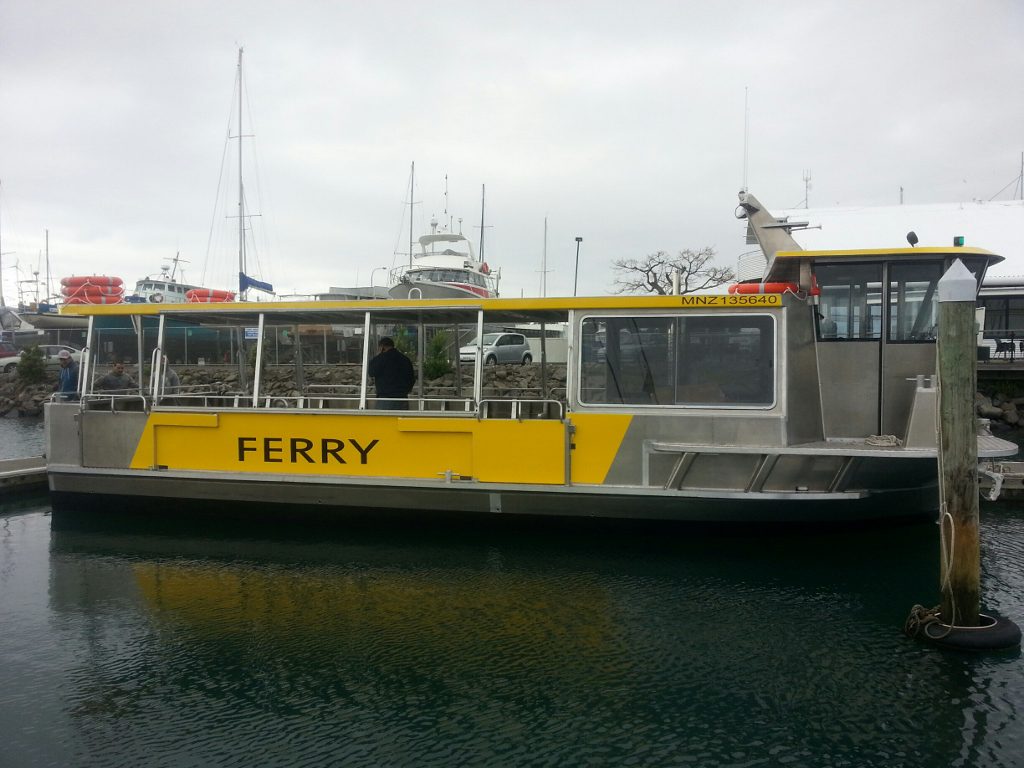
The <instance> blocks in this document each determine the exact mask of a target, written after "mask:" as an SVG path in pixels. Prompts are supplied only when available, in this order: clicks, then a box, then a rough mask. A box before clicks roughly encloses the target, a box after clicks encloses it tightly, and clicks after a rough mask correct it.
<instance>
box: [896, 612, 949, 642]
mask: <svg viewBox="0 0 1024 768" xmlns="http://www.w3.org/2000/svg"><path fill="white" fill-rule="evenodd" d="M940 608H941V606H938V605H936V606H935V607H934V608H925V607H924V606H923V605H915V606H914V607H913V608H911V609H910V615H909V616H908V617H907V620H906V621H905V622H904V623H903V634H905V635H907V636H909V637H917V636H918V634H920V633H921V632H923V631H924V628H925V627H927V626H928V625H929V624H941V623H942V620H941V619H940V618H939V609H940ZM950 629H952V628H950ZM946 634H949V633H948V632H947V633H946ZM944 636H945V635H943V637H944ZM928 637H931V635H928Z"/></svg>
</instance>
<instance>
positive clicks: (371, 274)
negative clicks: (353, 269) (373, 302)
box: [370, 267, 387, 299]
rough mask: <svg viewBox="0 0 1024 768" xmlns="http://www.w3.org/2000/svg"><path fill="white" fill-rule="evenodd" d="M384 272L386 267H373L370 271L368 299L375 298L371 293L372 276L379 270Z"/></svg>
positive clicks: (375, 295) (374, 294)
mask: <svg viewBox="0 0 1024 768" xmlns="http://www.w3.org/2000/svg"><path fill="white" fill-rule="evenodd" d="M382 269H383V270H386V269H387V267H374V268H373V269H371V270H370V298H373V299H375V298H377V294H376V293H374V292H373V276H374V275H375V274H377V272H378V271H380V270H382Z"/></svg>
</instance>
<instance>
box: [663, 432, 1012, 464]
mask: <svg viewBox="0 0 1024 768" xmlns="http://www.w3.org/2000/svg"><path fill="white" fill-rule="evenodd" d="M648 449H649V450H651V451H654V452H659V453H708V452H712V453H764V454H779V455H783V456H863V457H866V458H868V457H870V458H907V459H927V458H935V456H936V450H935V449H934V448H906V447H904V446H903V445H901V444H899V443H897V442H895V441H892V442H888V441H886V440H885V439H884V438H881V439H875V440H872V439H871V438H868V439H854V438H850V439H846V438H832V439H830V440H819V441H815V442H811V443H800V444H799V445H789V446H785V447H781V448H779V447H769V446H758V445H703V444H694V443H673V442H665V441H660V440H658V441H651V442H650V443H649V444H648ZM1016 454H1017V446H1016V445H1015V444H1014V443H1011V442H1010V441H1008V440H1003V439H1002V438H998V437H994V436H993V435H978V458H982V459H990V458H1000V457H1003V456H1014V455H1016Z"/></svg>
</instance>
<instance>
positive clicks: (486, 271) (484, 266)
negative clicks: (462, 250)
mask: <svg viewBox="0 0 1024 768" xmlns="http://www.w3.org/2000/svg"><path fill="white" fill-rule="evenodd" d="M480 271H481V272H482V273H483V274H485V275H489V274H491V268H490V267H489V266H487V262H486V261H485V262H484V263H483V264H481V265H480Z"/></svg>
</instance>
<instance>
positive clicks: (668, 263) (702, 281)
mask: <svg viewBox="0 0 1024 768" xmlns="http://www.w3.org/2000/svg"><path fill="white" fill-rule="evenodd" d="M714 259H715V249H714V248H711V247H710V246H705V247H704V248H701V249H700V250H699V251H693V250H690V249H689V248H687V249H686V250H684V251H680V252H679V253H678V254H676V255H675V256H671V255H669V254H668V253H666V252H665V251H658V252H657V253H652V254H649V255H647V256H645V257H643V258H642V259H637V258H628V259H616V260H615V261H614V262H612V269H613V270H614V271H615V281H614V285H615V289H614V290H615V293H659V294H661V295H666V294H670V293H672V273H673V272H678V273H679V291H680V293H693V292H694V291H703V290H705V289H707V288H714V287H715V286H718V285H721V284H722V283H728V282H730V281H732V280H735V279H736V275H735V273H734V272H733V271H732V269H731V268H729V267H716V266H715V265H714V264H713V263H712V262H713V261H714Z"/></svg>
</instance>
